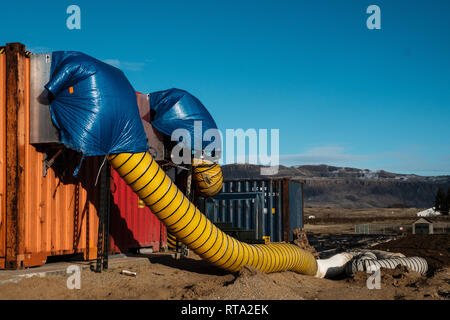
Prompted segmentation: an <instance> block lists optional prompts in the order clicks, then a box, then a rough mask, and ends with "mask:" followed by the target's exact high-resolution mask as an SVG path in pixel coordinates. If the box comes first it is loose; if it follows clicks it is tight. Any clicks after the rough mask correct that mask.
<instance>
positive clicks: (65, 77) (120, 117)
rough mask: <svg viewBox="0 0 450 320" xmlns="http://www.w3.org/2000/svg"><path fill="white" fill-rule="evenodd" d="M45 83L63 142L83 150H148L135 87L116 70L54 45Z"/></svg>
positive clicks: (102, 152)
mask: <svg viewBox="0 0 450 320" xmlns="http://www.w3.org/2000/svg"><path fill="white" fill-rule="evenodd" d="M45 87H46V88H47V89H48V90H49V91H50V92H51V94H52V95H53V97H52V100H51V104H50V111H51V114H52V120H53V122H54V124H55V125H56V126H57V128H58V129H59V131H60V135H61V137H60V139H61V142H62V143H63V144H64V145H65V146H67V147H68V148H71V149H73V150H76V151H79V152H82V153H83V155H84V156H100V155H107V154H112V153H121V152H144V151H147V149H148V146H147V137H146V134H145V131H144V127H143V125H142V122H141V118H140V116H139V110H138V106H137V101H136V93H135V91H134V89H133V87H132V86H131V84H130V82H129V81H128V79H127V78H126V77H125V75H124V73H123V72H122V71H121V70H119V69H117V68H115V67H113V66H111V65H109V64H106V63H104V62H102V61H100V60H97V59H95V58H92V57H90V56H88V55H86V54H83V53H80V52H74V51H55V52H53V53H52V65H51V76H50V81H49V83H47V84H46V85H45Z"/></svg>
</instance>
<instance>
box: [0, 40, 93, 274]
mask: <svg viewBox="0 0 450 320" xmlns="http://www.w3.org/2000/svg"><path fill="white" fill-rule="evenodd" d="M6 49H8V45H7V47H6ZM19 51H20V50H19ZM6 54H8V50H6ZM18 60H19V62H20V63H19V64H20V65H21V67H20V68H18V69H17V70H18V71H17V73H18V77H16V78H18V79H20V83H19V85H18V84H17V83H10V82H11V79H14V75H13V76H11V75H9V74H8V72H10V70H9V69H8V71H6V69H7V67H5V65H6V62H5V61H6V59H5V54H3V55H0V80H1V81H0V91H1V92H0V119H1V120H0V164H1V167H0V201H1V205H0V268H21V267H29V266H36V265H41V264H43V263H45V262H46V259H47V257H48V256H52V255H63V254H74V253H83V254H84V258H85V259H94V258H96V254H97V250H96V247H97V231H98V214H97V210H96V206H97V203H98V195H99V187H98V186H97V187H96V186H95V177H96V175H97V171H98V169H99V167H100V160H99V159H97V158H89V159H87V160H85V162H84V163H83V165H82V169H81V171H80V173H79V177H78V178H74V177H73V175H72V173H73V170H74V168H75V167H76V165H77V164H78V161H79V158H77V157H75V153H71V152H67V151H64V152H63V155H65V156H64V157H62V156H60V157H59V158H57V160H56V162H55V164H54V166H53V167H51V168H49V169H48V170H47V174H46V176H44V170H43V161H44V160H45V157H46V155H47V153H48V154H49V155H51V152H52V150H51V148H50V147H47V146H40V147H36V146H33V145H31V144H30V140H29V139H30V137H29V125H30V108H29V103H30V96H29V89H30V88H29V84H30V82H29V81H30V61H29V58H28V57H26V55H25V52H24V48H23V52H22V53H21V54H20V57H19V59H18ZM15 87H17V92H18V94H17V96H18V97H19V99H22V100H21V102H20V103H18V106H17V112H16V117H17V118H16V119H14V114H13V115H11V113H8V112H7V111H8V108H11V107H12V108H14V104H11V101H10V102H8V97H9V96H10V95H11V90H10V89H11V88H15ZM8 88H9V89H8ZM19 105H20V106H19ZM6 115H8V117H9V118H7V117H6ZM5 118H7V120H6V121H5ZM8 119H9V120H8ZM11 119H13V120H15V124H16V127H14V129H15V130H11V124H8V121H10V122H11ZM12 122H14V121H12ZM10 139H11V140H10ZM15 143H16V147H14V144H15ZM8 148H9V150H12V149H14V148H15V149H16V150H15V151H16V152H12V154H13V155H15V156H16V159H11V153H10V152H11V151H8V150H7V149H8ZM13 151H14V150H13ZM14 161H16V163H18V168H20V169H19V170H16V171H17V172H16V173H15V172H14V166H11V163H13V164H14V163H15V162H14ZM14 174H15V175H16V176H17V178H16V180H14ZM11 176H12V177H11ZM11 180H12V181H17V183H16V184H11V183H10V181H11ZM7 183H9V184H7ZM11 186H12V187H11ZM10 189H16V190H15V191H16V194H17V196H16V197H14V194H13V193H11V192H13V191H14V190H10ZM11 195H13V196H11ZM5 198H7V199H5ZM7 208H9V210H8V209H7ZM11 208H12V209H11Z"/></svg>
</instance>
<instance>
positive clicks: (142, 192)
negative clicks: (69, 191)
mask: <svg viewBox="0 0 450 320" xmlns="http://www.w3.org/2000/svg"><path fill="white" fill-rule="evenodd" d="M108 159H109V161H110V163H111V166H112V167H113V168H114V169H115V170H116V171H117V172H118V173H119V175H120V176H121V177H122V178H123V179H124V180H125V182H126V183H127V184H128V185H129V186H130V187H131V188H132V190H133V191H134V192H135V193H136V194H137V195H138V196H139V198H140V199H141V200H142V201H144V203H145V204H146V205H147V206H148V207H149V208H150V210H151V211H152V212H153V213H154V214H155V215H156V216H157V217H158V218H159V219H160V220H161V221H162V222H163V223H164V225H165V226H166V227H167V230H168V232H170V233H171V234H173V235H174V236H175V237H176V238H177V239H178V240H180V241H181V242H182V243H184V244H185V245H186V246H187V247H188V248H189V249H191V250H193V251H194V252H195V253H197V254H198V255H199V256H200V257H202V258H203V259H206V260H207V261H209V262H210V263H212V264H213V265H215V266H217V267H220V268H222V269H225V270H229V271H238V270H239V269H240V268H242V267H243V266H245V265H247V266H251V267H254V268H256V269H259V270H261V271H263V272H266V273H269V272H277V271H284V270H292V271H296V272H299V273H303V274H307V275H315V274H316V272H317V262H316V260H315V258H314V257H313V255H312V254H311V253H309V252H306V251H304V250H302V249H300V248H299V247H297V246H295V245H292V244H286V243H271V244H257V245H250V244H247V243H243V242H240V241H238V240H236V239H234V238H232V237H230V236H229V235H227V234H225V233H224V232H223V231H221V230H220V229H219V228H217V227H216V226H215V225H214V224H213V223H212V222H211V221H210V220H209V219H208V218H206V216H205V215H204V214H203V213H201V212H200V211H199V210H198V209H197V208H196V207H195V206H194V205H193V204H192V203H191V202H190V201H189V200H188V199H187V197H186V196H185V195H184V194H183V193H182V192H181V191H180V190H179V189H178V188H177V187H176V185H175V184H174V183H173V181H172V180H171V179H170V178H169V177H168V176H167V175H166V173H165V172H164V171H163V170H162V169H161V168H160V166H159V165H158V164H157V163H156V161H155V160H154V159H153V158H152V156H151V155H150V154H149V153H148V152H143V153H120V154H113V155H110V156H109V157H108Z"/></svg>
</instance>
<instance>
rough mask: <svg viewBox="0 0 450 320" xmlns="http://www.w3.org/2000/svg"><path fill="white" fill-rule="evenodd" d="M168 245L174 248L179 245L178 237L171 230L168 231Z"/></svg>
mask: <svg viewBox="0 0 450 320" xmlns="http://www.w3.org/2000/svg"><path fill="white" fill-rule="evenodd" d="M167 246H168V247H169V248H172V249H175V248H176V247H177V238H176V237H175V236H174V235H173V234H171V233H170V232H167Z"/></svg>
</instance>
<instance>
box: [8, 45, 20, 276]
mask: <svg viewBox="0 0 450 320" xmlns="http://www.w3.org/2000/svg"><path fill="white" fill-rule="evenodd" d="M5 54H6V167H7V171H6V199H5V200H6V268H8V269H16V268H18V267H21V263H20V261H18V257H19V255H18V253H19V251H18V250H19V247H20V246H21V242H23V239H21V236H20V232H19V218H18V215H19V202H18V198H19V192H20V191H21V190H20V179H21V174H20V171H21V166H20V165H21V163H20V161H19V152H20V151H19V141H20V140H21V139H20V137H19V136H18V112H19V110H24V108H25V90H24V89H25V78H24V68H25V66H24V58H25V46H24V45H23V44H20V43H9V44H7V45H6V48H5ZM23 168H24V167H23V166H22V169H23ZM22 261H23V260H22ZM22 266H23V265H22Z"/></svg>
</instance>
